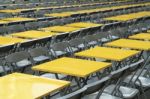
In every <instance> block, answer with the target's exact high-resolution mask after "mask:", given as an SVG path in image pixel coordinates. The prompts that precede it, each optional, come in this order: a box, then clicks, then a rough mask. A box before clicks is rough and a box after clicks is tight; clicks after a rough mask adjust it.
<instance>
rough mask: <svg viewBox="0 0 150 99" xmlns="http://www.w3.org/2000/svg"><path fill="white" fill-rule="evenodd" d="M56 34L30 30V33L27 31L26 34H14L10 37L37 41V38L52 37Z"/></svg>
mask: <svg viewBox="0 0 150 99" xmlns="http://www.w3.org/2000/svg"><path fill="white" fill-rule="evenodd" d="M55 34H56V33H53V32H44V31H37V30H30V31H25V32H18V33H13V34H10V35H11V36H14V37H20V38H28V39H37V38H44V37H50V36H53V35H55Z"/></svg>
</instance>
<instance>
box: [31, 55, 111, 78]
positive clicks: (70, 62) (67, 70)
mask: <svg viewBox="0 0 150 99" xmlns="http://www.w3.org/2000/svg"><path fill="white" fill-rule="evenodd" d="M110 65H111V64H110V63H105V62H94V61H89V60H82V59H75V58H67V57H63V58H59V59H56V60H53V61H50V62H47V63H43V64H40V65H37V66H34V67H32V69H33V70H36V71H43V72H50V73H57V74H65V75H70V76H75V77H81V78H85V77H87V76H89V75H90V74H92V73H95V72H97V71H99V70H102V69H104V68H107V67H108V66H110Z"/></svg>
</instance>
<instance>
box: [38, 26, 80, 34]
mask: <svg viewBox="0 0 150 99" xmlns="http://www.w3.org/2000/svg"><path fill="white" fill-rule="evenodd" d="M40 30H44V31H52V32H61V33H64V32H73V31H78V30H80V28H75V27H67V26H52V27H47V28H41V29H40Z"/></svg>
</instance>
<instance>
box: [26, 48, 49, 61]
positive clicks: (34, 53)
mask: <svg viewBox="0 0 150 99" xmlns="http://www.w3.org/2000/svg"><path fill="white" fill-rule="evenodd" d="M29 53H30V55H31V57H32V58H33V61H34V62H35V63H36V64H38V63H42V62H45V61H48V60H50V59H51V56H50V54H49V51H48V49H47V48H45V47H40V48H34V49H31V50H29Z"/></svg>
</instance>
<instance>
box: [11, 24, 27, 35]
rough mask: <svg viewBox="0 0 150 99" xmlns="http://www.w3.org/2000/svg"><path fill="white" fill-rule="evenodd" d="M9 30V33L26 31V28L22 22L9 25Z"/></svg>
mask: <svg viewBox="0 0 150 99" xmlns="http://www.w3.org/2000/svg"><path fill="white" fill-rule="evenodd" d="M8 31H9V33H15V32H23V31H25V28H24V25H22V24H16V25H10V26H8Z"/></svg>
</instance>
